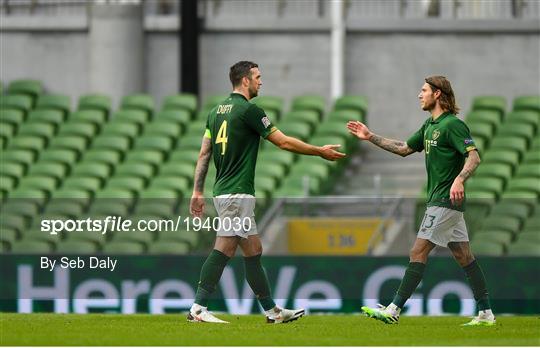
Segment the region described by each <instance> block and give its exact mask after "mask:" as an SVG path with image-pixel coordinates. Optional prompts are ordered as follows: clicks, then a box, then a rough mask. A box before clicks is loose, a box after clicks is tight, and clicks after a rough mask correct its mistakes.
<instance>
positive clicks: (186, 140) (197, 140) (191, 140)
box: [176, 132, 204, 151]
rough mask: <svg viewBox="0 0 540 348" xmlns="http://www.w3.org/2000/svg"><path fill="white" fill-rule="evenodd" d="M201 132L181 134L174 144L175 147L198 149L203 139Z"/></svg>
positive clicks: (183, 149)
mask: <svg viewBox="0 0 540 348" xmlns="http://www.w3.org/2000/svg"><path fill="white" fill-rule="evenodd" d="M203 133H204V132H203ZM203 133H200V134H193V135H185V136H183V137H182V138H180V139H179V141H178V143H177V144H176V147H177V149H182V151H185V150H200V149H201V144H202V140H203Z"/></svg>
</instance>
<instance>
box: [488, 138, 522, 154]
mask: <svg viewBox="0 0 540 348" xmlns="http://www.w3.org/2000/svg"><path fill="white" fill-rule="evenodd" d="M495 149H497V150H513V151H516V152H518V153H519V157H520V158H523V155H524V154H525V152H526V151H527V139H524V138H522V137H516V136H496V137H495V138H493V140H492V142H491V145H490V147H489V151H493V150H495Z"/></svg>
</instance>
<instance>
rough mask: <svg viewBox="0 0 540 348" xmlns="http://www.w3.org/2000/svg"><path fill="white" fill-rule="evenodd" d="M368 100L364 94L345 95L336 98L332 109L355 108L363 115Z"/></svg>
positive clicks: (365, 112)
mask: <svg viewBox="0 0 540 348" xmlns="http://www.w3.org/2000/svg"><path fill="white" fill-rule="evenodd" d="M367 108H368V102H367V98H366V97H365V96H361V95H345V96H342V97H339V98H338V99H336V101H335V103H334V110H355V111H358V112H360V113H361V114H362V116H365V115H366V114H367Z"/></svg>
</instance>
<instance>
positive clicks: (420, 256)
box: [409, 248, 427, 262]
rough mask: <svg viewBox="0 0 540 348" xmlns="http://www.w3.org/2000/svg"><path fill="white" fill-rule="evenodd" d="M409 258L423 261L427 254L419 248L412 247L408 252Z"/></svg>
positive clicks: (412, 260) (413, 260)
mask: <svg viewBox="0 0 540 348" xmlns="http://www.w3.org/2000/svg"><path fill="white" fill-rule="evenodd" d="M409 259H410V261H411V262H425V261H426V259H427V254H426V253H425V252H424V251H423V250H422V249H420V248H412V249H411V251H410V252H409Z"/></svg>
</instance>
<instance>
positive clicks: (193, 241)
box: [158, 230, 201, 249]
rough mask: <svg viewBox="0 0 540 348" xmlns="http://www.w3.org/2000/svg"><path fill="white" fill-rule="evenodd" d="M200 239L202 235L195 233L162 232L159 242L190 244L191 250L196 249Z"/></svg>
mask: <svg viewBox="0 0 540 348" xmlns="http://www.w3.org/2000/svg"><path fill="white" fill-rule="evenodd" d="M200 237H201V233H200V232H195V231H183V230H180V231H162V232H160V233H159V235H158V242H163V243H165V242H167V241H178V242H181V243H188V244H189V246H190V249H195V248H197V246H198V245H199V240H200Z"/></svg>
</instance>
